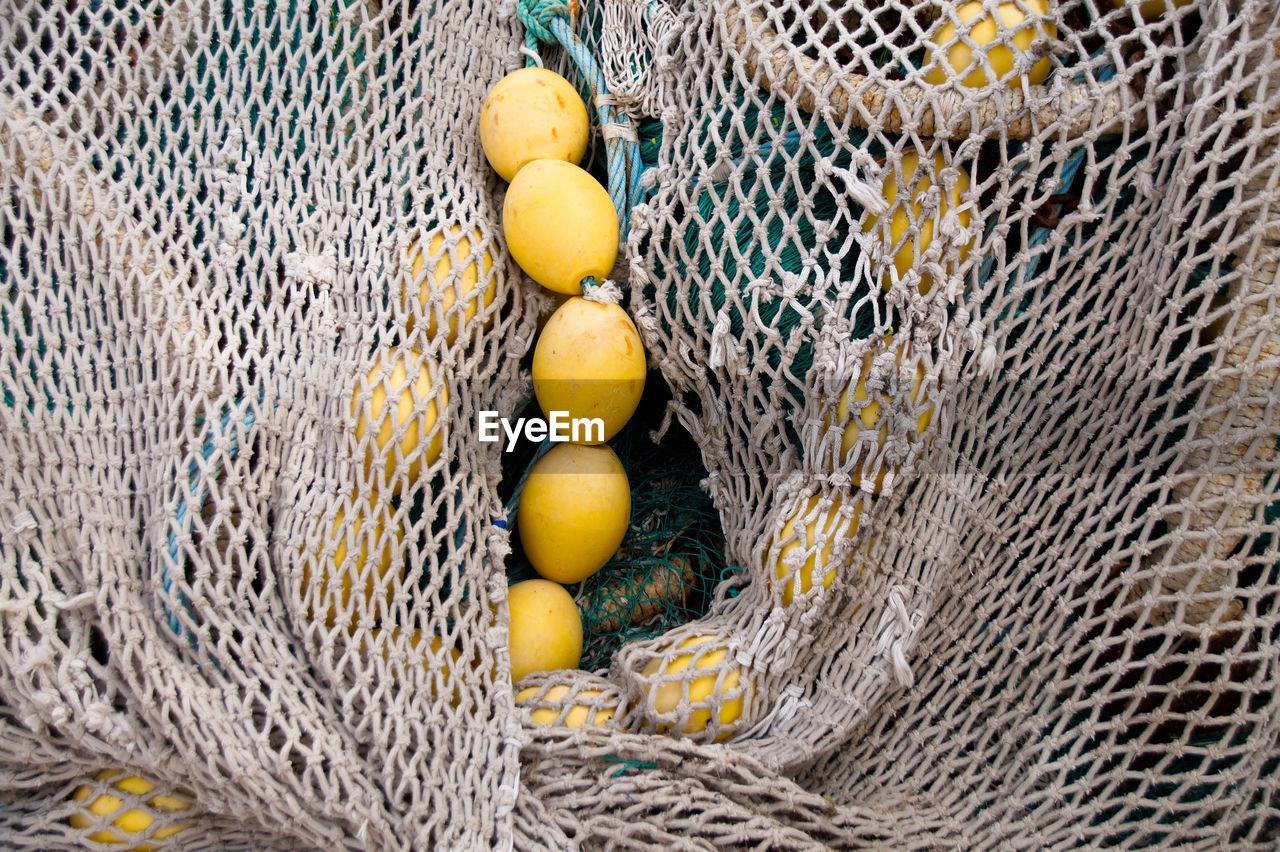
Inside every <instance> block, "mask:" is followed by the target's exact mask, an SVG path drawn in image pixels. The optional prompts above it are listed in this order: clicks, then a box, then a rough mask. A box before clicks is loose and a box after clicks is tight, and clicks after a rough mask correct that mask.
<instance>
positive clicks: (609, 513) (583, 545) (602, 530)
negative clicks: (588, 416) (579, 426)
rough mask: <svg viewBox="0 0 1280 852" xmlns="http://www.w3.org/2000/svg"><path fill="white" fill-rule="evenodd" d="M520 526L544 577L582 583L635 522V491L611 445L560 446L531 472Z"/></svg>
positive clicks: (528, 550) (519, 512) (522, 495)
mask: <svg viewBox="0 0 1280 852" xmlns="http://www.w3.org/2000/svg"><path fill="white" fill-rule="evenodd" d="M516 511H517V515H516V522H517V524H518V525H519V529H520V543H521V544H522V545H524V552H525V555H526V556H527V557H529V562H530V564H532V565H533V567H534V568H535V569H536V570H537V572H538V573H539V574H541V575H542V576H543V577H546V578H547V579H548V580H555V581H556V582H557V583H579V582H581V581H583V580H585V579H586V578H588V577H590V576H591V575H592V574H594V573H596V572H597V571H599V570H600V569H601V568H602V567H603V566H604V564H605V563H606V562H608V561H609V559H610V557H612V556H613V554H614V553H616V552H617V551H618V546H619V545H621V544H622V539H623V537H624V536H626V534H627V525H628V524H629V523H630V522H631V486H630V484H629V483H628V481H627V472H626V470H625V469H623V467H622V462H621V461H619V460H618V456H617V455H616V454H615V453H614V452H613V450H612V449H610V448H609V446H608V445H604V444H602V445H599V446H583V445H580V444H557V445H556V446H554V447H552V448H551V450H550V451H549V452H548V453H547V454H546V455H545V456H543V457H542V458H540V459H538V462H537V464H535V465H534V466H533V469H532V470H531V471H529V478H528V479H527V480H525V484H524V489H523V490H522V491H521V492H520V503H519V507H518V508H517V510H516Z"/></svg>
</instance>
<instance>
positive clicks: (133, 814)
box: [67, 769, 193, 852]
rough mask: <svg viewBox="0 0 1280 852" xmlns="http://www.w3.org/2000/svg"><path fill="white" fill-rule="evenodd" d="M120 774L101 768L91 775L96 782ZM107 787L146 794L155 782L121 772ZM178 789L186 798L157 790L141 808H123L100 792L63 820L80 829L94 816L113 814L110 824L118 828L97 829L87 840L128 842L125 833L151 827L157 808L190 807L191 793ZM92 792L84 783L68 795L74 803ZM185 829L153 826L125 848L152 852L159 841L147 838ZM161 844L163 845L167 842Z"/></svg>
mask: <svg viewBox="0 0 1280 852" xmlns="http://www.w3.org/2000/svg"><path fill="white" fill-rule="evenodd" d="M122 774H123V771H122V770H120V769H104V770H103V771H101V772H99V773H98V774H97V775H96V776H95V777H94V780H95V781H98V782H103V781H110V780H111V779H113V778H116V776H119V775H122ZM111 786H112V787H114V788H115V789H117V790H119V791H121V792H122V793H127V794H130V795H134V796H146V795H148V794H149V793H152V792H153V791H154V790H155V788H156V785H155V784H153V783H151V782H150V781H147V780H146V779H144V778H139V777H138V776H136V775H125V776H124V777H122V778H119V779H118V780H116V781H114V782H113V783H112V785H111ZM178 792H179V794H180V795H182V796H185V797H186V798H178V797H177V796H170V795H166V794H163V793H158V794H156V795H154V796H151V798H149V799H147V800H146V806H145V808H128V809H125V808H124V800H123V799H121V798H120V797H119V796H114V795H112V794H111V793H102V794H100V795H98V796H97V797H96V798H94V800H93V801H92V802H89V804H88V806H87V807H86V808H85V809H84V812H81V813H73V814H72V815H71V816H70V818H69V819H68V820H67V821H68V823H70V825H71V827H72V828H76V829H81V830H83V829H87V828H89V827H90V826H92V825H94V824H95V823H96V822H97V821H98V820H97V818H98V817H113V819H112V820H111V825H112V826H114V828H115V829H118V831H113V830H111V829H105V828H104V829H100V830H98V831H95V832H93V833H91V834H90V835H89V836H88V839H89V840H91V841H93V842H94V843H120V844H124V843H130V842H131V840H130V838H129V836H128V835H130V834H143V833H144V832H146V831H147V830H148V829H150V828H151V825H152V823H154V822H155V821H156V816H157V815H158V813H159V812H160V811H182V810H186V809H187V808H190V807H191V802H190V799H191V797H192V795H193V794H192V793H191V792H190V791H187V790H179V791H178ZM92 793H93V788H92V787H90V786H89V785H87V784H86V785H82V786H80V787H77V788H76V790H75V792H74V793H72V794H71V798H72V799H73V800H74V801H77V802H85V801H87V800H88V799H89V796H90V795H92ZM188 828H191V825H190V824H187V825H170V826H165V827H163V828H157V829H156V830H155V831H153V832H151V835H150V837H148V838H147V840H145V841H143V842H141V843H134V844H133V845H131V846H129V847H128V848H129V849H132V850H136V852H155V850H158V849H161V848H162V844H159V843H153V842H148V841H163V840H165V839H166V838H169V837H172V836H173V835H175V834H177V833H178V832H180V831H185V830H187V829H188ZM163 845H165V846H167V845H168V844H163Z"/></svg>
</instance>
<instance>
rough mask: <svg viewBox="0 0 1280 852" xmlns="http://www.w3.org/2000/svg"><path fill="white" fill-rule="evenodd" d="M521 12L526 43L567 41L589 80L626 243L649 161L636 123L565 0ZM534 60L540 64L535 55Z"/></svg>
mask: <svg viewBox="0 0 1280 852" xmlns="http://www.w3.org/2000/svg"><path fill="white" fill-rule="evenodd" d="M516 17H517V18H519V19H520V22H521V23H522V24H524V26H525V45H526V46H527V47H528V48H529V49H530V51H532V52H534V53H536V52H537V46H538V44H540V43H541V44H559V45H561V46H562V47H563V48H564V49H565V52H566V53H568V55H569V59H570V60H571V61H572V62H573V64H574V67H576V68H577V69H578V72H579V73H580V74H581V75H582V78H583V79H584V80H585V81H586V83H587V88H588V89H589V90H590V92H591V101H592V104H593V105H594V106H595V111H596V117H597V118H598V119H599V121H600V133H601V135H602V136H603V137H604V145H605V156H606V159H607V162H608V168H609V186H608V190H609V198H610V199H612V200H613V206H614V209H615V210H616V211H617V213H618V241H619V243H625V242H626V240H627V235H628V234H629V233H630V231H631V209H632V208H633V207H634V206H635V205H636V204H638V203H639V201H640V194H641V192H642V191H643V189H642V187H641V183H640V175H641V172H642V171H643V169H644V166H643V164H642V163H641V161H640V143H639V136H638V134H637V133H636V129H635V126H634V125H633V124H632V123H631V120H630V119H629V118H628V117H627V114H626V113H625V112H623V111H622V110H620V109H619V108H618V103H617V101H616V100H615V99H614V97H613V96H612V95H611V94H610V93H609V90H608V87H607V85H606V84H605V79H604V73H603V72H602V71H601V70H600V66H599V64H598V63H597V62H596V61H595V58H594V57H593V56H592V55H591V51H590V50H589V49H588V48H587V46H586V44H584V43H583V41H582V40H581V39H580V38H578V36H577V34H576V33H574V31H573V26H572V24H571V23H570V14H569V5H568V4H567V3H566V2H565V0H518V2H517V3H516ZM528 64H530V65H532V64H534V60H533V58H532V57H529V59H528Z"/></svg>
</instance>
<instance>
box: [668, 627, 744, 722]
mask: <svg viewBox="0 0 1280 852" xmlns="http://www.w3.org/2000/svg"><path fill="white" fill-rule="evenodd" d="M718 641H719V640H718V637H716V636H692V637H690V638H688V639H685V640H684V641H683V642H681V643H680V644H679V645H677V646H676V647H677V648H691V649H692V648H697V646H699V645H707V644H712V647H708V648H697V650H691V651H689V653H686V654H681V655H679V656H678V657H676V658H675V659H674V660H672V661H671V662H670V663H667V664H665V665H664V664H663V662H662V659H661V658H660V657H655V658H654V659H652V660H650V661H649V662H648V664H646V665H645V667H644V675H645V677H646V678H649V679H650V684H651V686H650V696H651V698H652V701H653V709H654V710H655V711H657V712H658V713H662V714H665V713H671V712H673V711H674V710H675V709H676V708H677V707H679V706H680V703H681V701H682V700H683V699H684V694H685V692H684V689H685V686H686V685H687V686H688V690H689V693H688V695H689V705H690V706H691V707H692V708H694V709H693V712H692V713H690V714H689V718H688V721H687V722H685V725H684V727H683V728H681V732H683V733H686V734H696V733H700V732H702V731H705V730H706V729H707V725H709V724H710V723H711V719H712V715H711V714H712V710H713V708H717V709H718V712H717V715H716V719H717V721H718V722H719V725H720V732H719V733H718V734H717V735H716V740H717V741H719V740H725V739H728V738H729V737H730V736H732V735H733V733H734V723H735V722H738V721H739V720H740V719H741V718H742V713H743V710H744V709H745V707H746V702H747V700H749V698H750V695H751V684H750V683H749V682H748V683H744V682H743V678H742V673H741V670H740V668H739V667H738V666H737V665H734V666H732V667H729V668H728V670H727V671H725V672H724V676H723V679H721V678H720V669H721V667H722V666H721V664H722V663H723V662H724V661H725V658H726V657H727V656H728V651H727V650H726V649H725V648H724V647H722V646H718V645H715V644H714V643H717V642H718ZM695 655H700V656H698V658H697V662H694V656H695ZM691 663H692V665H693V668H694V669H695V670H700V669H708V670H709V671H708V672H707V674H705V675H701V676H699V677H695V678H693V679H692V680H688V681H686V680H684V679H683V678H676V677H672V676H673V675H678V674H679V673H680V672H683V671H684V670H685V669H687V668H689V665H690V664H691ZM717 682H718V685H717ZM658 727H659V730H660V731H663V732H668V731H670V730H671V728H672V725H671V724H670V723H665V722H664V723H660V724H659V726H658Z"/></svg>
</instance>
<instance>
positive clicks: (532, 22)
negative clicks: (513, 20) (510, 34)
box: [516, 0, 569, 44]
mask: <svg viewBox="0 0 1280 852" xmlns="http://www.w3.org/2000/svg"><path fill="white" fill-rule="evenodd" d="M516 17H517V18H519V19H520V23H522V24H524V29H525V32H526V33H527V34H528V35H529V37H530V38H532V39H533V40H535V41H537V42H539V43H541V44H556V43H557V42H556V37H555V36H554V35H552V34H551V22H552V21H553V20H555V19H556V18H568V17H569V4H568V3H567V2H566V1H565V0H516Z"/></svg>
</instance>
